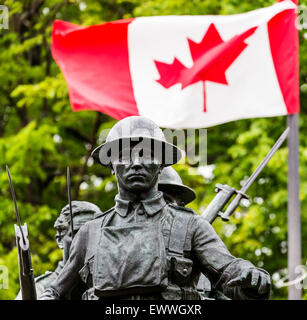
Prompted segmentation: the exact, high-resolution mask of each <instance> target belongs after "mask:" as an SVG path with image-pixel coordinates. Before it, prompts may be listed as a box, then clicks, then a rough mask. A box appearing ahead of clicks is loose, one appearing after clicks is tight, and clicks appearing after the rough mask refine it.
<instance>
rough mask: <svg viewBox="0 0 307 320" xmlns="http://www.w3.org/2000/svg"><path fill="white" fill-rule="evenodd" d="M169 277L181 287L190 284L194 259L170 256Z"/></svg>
mask: <svg viewBox="0 0 307 320" xmlns="http://www.w3.org/2000/svg"><path fill="white" fill-rule="evenodd" d="M167 259H168V265H169V279H170V281H171V282H172V283H175V284H177V285H178V286H180V287H184V286H188V285H189V284H190V281H191V274H192V267H193V261H192V260H190V259H187V258H184V257H178V256H168V258H167Z"/></svg>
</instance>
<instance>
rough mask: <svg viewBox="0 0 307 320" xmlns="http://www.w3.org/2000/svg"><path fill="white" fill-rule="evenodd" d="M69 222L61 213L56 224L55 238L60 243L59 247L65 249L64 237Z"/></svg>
mask: <svg viewBox="0 0 307 320" xmlns="http://www.w3.org/2000/svg"><path fill="white" fill-rule="evenodd" d="M68 226H69V224H68V222H67V219H66V218H65V216H64V215H62V214H61V215H60V216H59V217H58V219H57V220H56V222H55V224H54V228H55V229H56V235H55V240H56V242H57V244H58V247H59V248H60V249H62V250H63V248H64V244H63V238H64V237H65V235H66V234H67V231H68Z"/></svg>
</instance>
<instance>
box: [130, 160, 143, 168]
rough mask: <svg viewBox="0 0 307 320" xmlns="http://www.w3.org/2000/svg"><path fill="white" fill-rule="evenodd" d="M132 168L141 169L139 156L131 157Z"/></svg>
mask: <svg viewBox="0 0 307 320" xmlns="http://www.w3.org/2000/svg"><path fill="white" fill-rule="evenodd" d="M131 168H132V169H134V170H137V169H141V168H142V161H141V159H140V158H139V157H134V159H132V166H131Z"/></svg>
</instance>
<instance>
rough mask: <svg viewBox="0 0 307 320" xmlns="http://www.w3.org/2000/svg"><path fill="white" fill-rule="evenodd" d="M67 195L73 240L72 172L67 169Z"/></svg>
mask: <svg viewBox="0 0 307 320" xmlns="http://www.w3.org/2000/svg"><path fill="white" fill-rule="evenodd" d="M66 177H67V179H66V180H67V195H68V204H69V213H70V227H71V239H73V238H74V224H73V219H72V218H73V215H72V206H71V192H70V171H69V167H67V175H66Z"/></svg>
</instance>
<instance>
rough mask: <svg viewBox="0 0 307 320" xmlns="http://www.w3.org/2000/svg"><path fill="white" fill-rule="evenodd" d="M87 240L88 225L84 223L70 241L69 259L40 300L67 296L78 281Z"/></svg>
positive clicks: (58, 298)
mask: <svg viewBox="0 0 307 320" xmlns="http://www.w3.org/2000/svg"><path fill="white" fill-rule="evenodd" d="M87 240H88V226H87V225H84V226H82V227H81V228H80V230H79V231H78V233H77V234H76V236H75V237H74V239H73V241H72V244H71V249H70V254H69V259H68V261H67V262H66V264H65V266H64V268H63V269H62V271H61V272H60V274H59V275H58V277H57V278H56V279H55V280H54V281H53V282H52V283H51V284H50V286H49V287H48V288H47V289H46V290H45V291H44V292H43V294H42V296H41V298H40V300H60V299H66V298H67V297H69V295H70V292H71V291H72V289H73V288H74V287H75V286H76V285H77V284H78V282H79V281H80V276H79V274H78V272H79V270H80V269H81V268H82V266H83V264H84V259H85V252H86V244H87Z"/></svg>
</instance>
